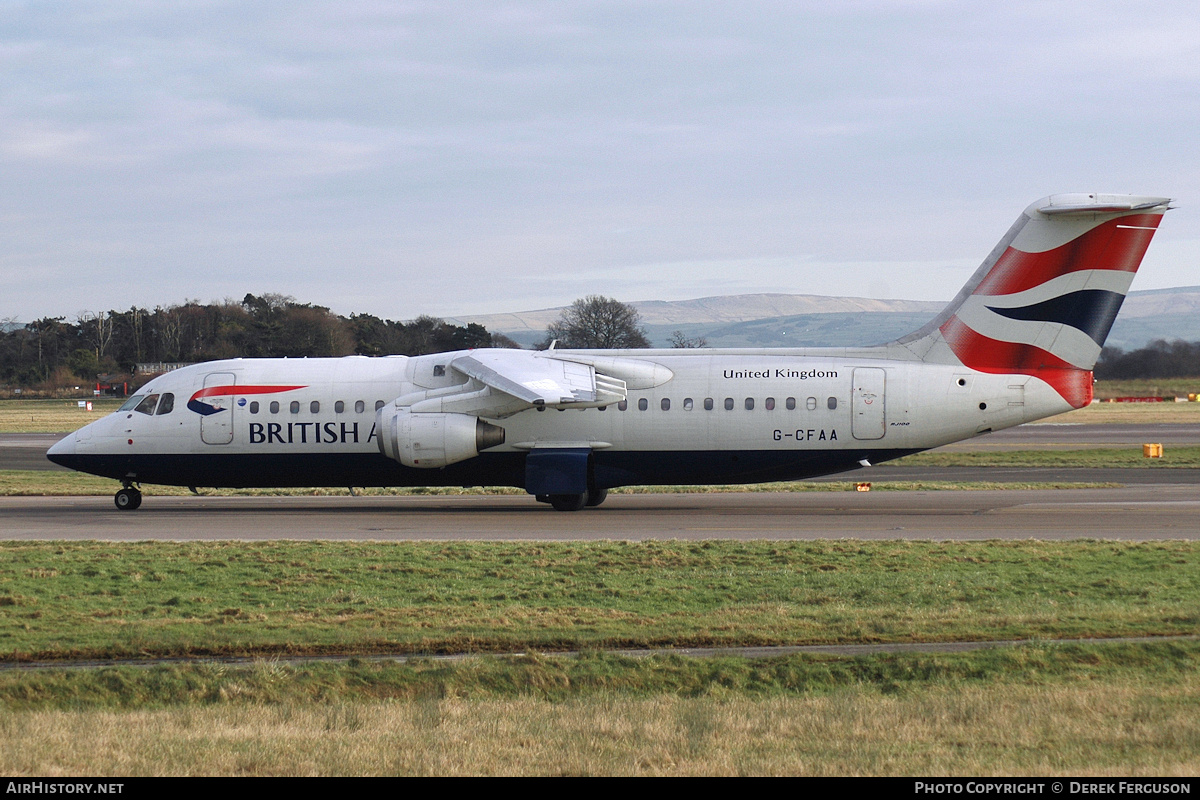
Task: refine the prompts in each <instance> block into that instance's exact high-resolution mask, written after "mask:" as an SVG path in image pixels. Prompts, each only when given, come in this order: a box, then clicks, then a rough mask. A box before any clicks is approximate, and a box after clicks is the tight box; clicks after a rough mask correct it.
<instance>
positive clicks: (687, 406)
mask: <svg viewBox="0 0 1200 800" xmlns="http://www.w3.org/2000/svg"><path fill="white" fill-rule="evenodd" d="M683 410H684V411H691V410H692V398H690V397H685V398H683Z"/></svg>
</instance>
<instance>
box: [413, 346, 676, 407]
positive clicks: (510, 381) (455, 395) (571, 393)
mask: <svg viewBox="0 0 1200 800" xmlns="http://www.w3.org/2000/svg"><path fill="white" fill-rule="evenodd" d="M446 366H447V367H448V368H449V369H450V370H453V371H454V372H456V373H458V374H460V375H462V376H463V377H464V378H465V379H466V381H465V382H464V383H461V384H456V385H454V386H448V387H444V388H441V389H430V390H427V391H422V392H417V393H414V394H410V395H405V396H403V397H399V398H397V399H396V401H395V405H396V406H397V407H408V408H409V409H410V410H411V411H413V412H414V413H423V412H450V413H459V414H472V415H474V416H480V417H489V418H492V419H499V418H503V417H507V416H511V415H513V414H516V413H518V412H520V411H524V410H526V409H529V408H538V407H543V408H558V409H565V408H597V407H600V406H606V405H609V404H611V403H616V402H618V401H620V400H624V399H625V397H626V395H627V393H628V390H629V388H631V387H632V388H648V387H650V386H656V385H658V384H659V383H662V382H664V381H666V380H669V379H670V378H671V376H672V374H671V371H670V370H668V369H667V368H666V367H663V366H661V365H659V364H655V363H653V362H648V361H643V360H641V359H627V358H614V357H605V358H601V359H597V358H593V357H590V356H586V355H582V354H571V355H569V356H566V355H563V356H560V355H556V354H555V353H554V352H553V351H547V352H532V351H529V350H502V349H495V350H471V351H469V352H467V353H464V354H463V355H460V356H458V357H457V358H454V359H452V360H451V361H450V362H449V363H448V364H447V365H446Z"/></svg>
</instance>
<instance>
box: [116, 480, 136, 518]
mask: <svg viewBox="0 0 1200 800" xmlns="http://www.w3.org/2000/svg"><path fill="white" fill-rule="evenodd" d="M113 503H114V504H116V506H117V509H118V510H120V511H135V510H137V508H138V506H140V505H141V504H142V493H141V492H140V491H138V490H137V489H136V488H134V485H133V484H132V483H126V484H125V488H124V489H121V490H120V491H119V492H117V493H116V494H115V495H113Z"/></svg>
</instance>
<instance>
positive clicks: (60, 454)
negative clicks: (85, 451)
mask: <svg viewBox="0 0 1200 800" xmlns="http://www.w3.org/2000/svg"><path fill="white" fill-rule="evenodd" d="M73 455H75V434H73V433H68V434H67V435H66V436H64V437H63V438H61V439H59V440H58V441H57V442H55V443H54V446H53V447H51V448H50V449H49V450H47V451H46V458H48V459H50V460H51V461H53V462H54V463H55V464H59V465H60V466H64V467H65V466H68V464H67V462H68V461H69V460H70V459H71V456H73Z"/></svg>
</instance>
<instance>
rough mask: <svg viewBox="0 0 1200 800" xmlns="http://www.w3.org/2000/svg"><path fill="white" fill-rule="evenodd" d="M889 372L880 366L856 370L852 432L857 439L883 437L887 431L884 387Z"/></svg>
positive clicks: (852, 401)
mask: <svg viewBox="0 0 1200 800" xmlns="http://www.w3.org/2000/svg"><path fill="white" fill-rule="evenodd" d="M886 383H887V373H886V372H884V371H883V370H882V369H880V368H878V367H858V368H857V369H855V370H854V389H853V393H852V395H851V400H850V405H851V409H850V414H851V418H850V433H851V434H853V436H854V438H855V439H882V438H883V435H884V433H886V432H887V415H886V411H885V406H884V389H885V386H886Z"/></svg>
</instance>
